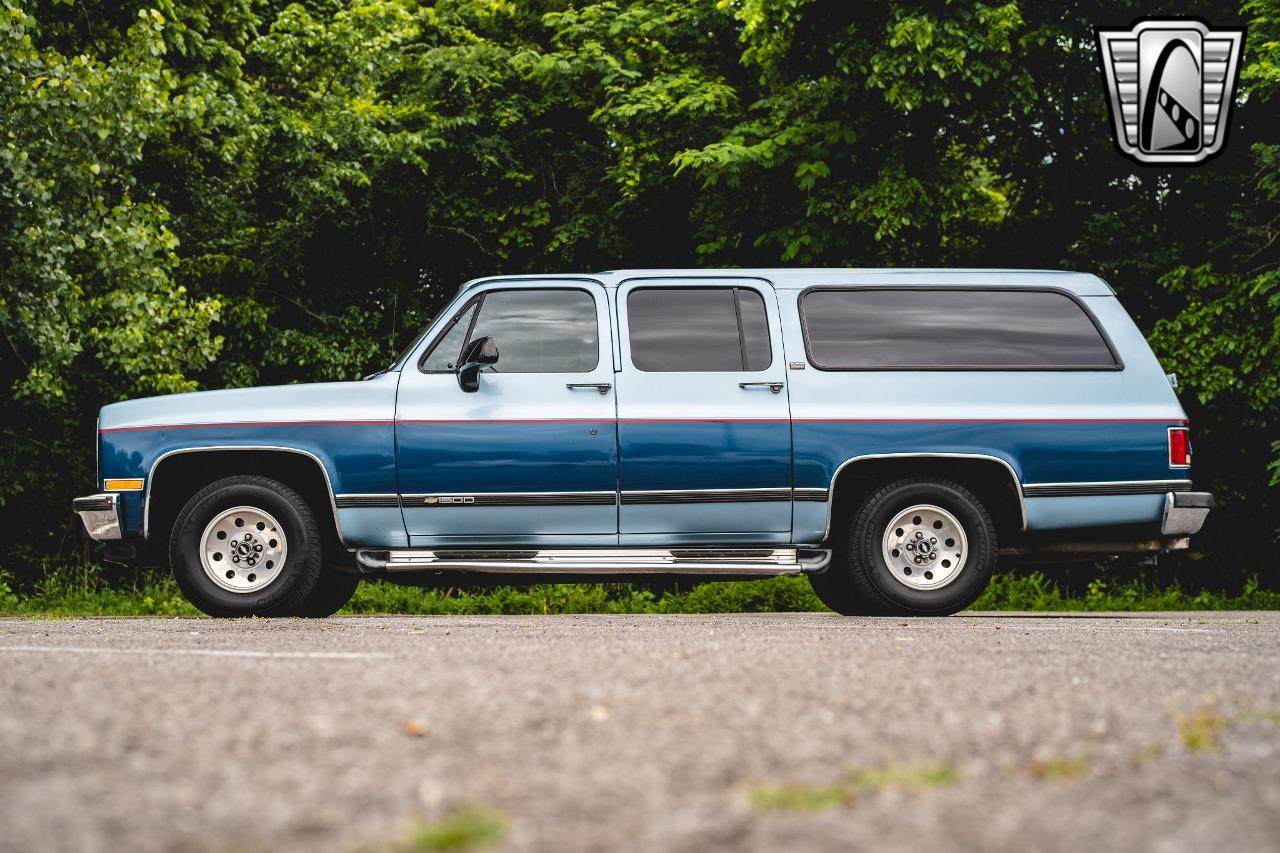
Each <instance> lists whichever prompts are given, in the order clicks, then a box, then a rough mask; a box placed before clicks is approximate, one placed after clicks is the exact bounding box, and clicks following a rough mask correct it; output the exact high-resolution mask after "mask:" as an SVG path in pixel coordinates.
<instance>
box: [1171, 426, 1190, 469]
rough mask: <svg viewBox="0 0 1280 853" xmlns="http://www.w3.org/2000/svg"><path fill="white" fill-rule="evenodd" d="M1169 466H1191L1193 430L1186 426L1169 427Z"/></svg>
mask: <svg viewBox="0 0 1280 853" xmlns="http://www.w3.org/2000/svg"><path fill="white" fill-rule="evenodd" d="M1169 467H1170V468H1190V467H1191V430H1189V429H1187V428H1186V427H1171V428H1170V429H1169Z"/></svg>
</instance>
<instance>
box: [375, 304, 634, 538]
mask: <svg viewBox="0 0 1280 853" xmlns="http://www.w3.org/2000/svg"><path fill="white" fill-rule="evenodd" d="M485 336H488V337H492V338H493V339H494V341H495V342H496V344H497V348H498V353H499V356H498V361H497V363H496V364H494V365H492V367H491V368H486V369H485V370H484V372H482V373H481V374H480V389H479V391H476V392H473V393H468V392H465V391H463V390H462V389H461V388H460V387H459V385H458V381H457V377H456V375H455V373H454V366H455V364H456V362H457V359H458V355H459V353H460V352H461V351H462V349H463V348H464V347H465V345H466V343H467V342H468V341H472V340H476V339H479V338H481V337H485ZM612 337H613V336H612V333H611V328H610V320H609V310H608V299H607V297H606V295H605V290H604V288H603V287H601V286H600V285H599V284H597V283H595V282H588V281H564V280H547V281H544V282H537V283H536V284H529V283H525V284H522V285H518V286H513V285H512V284H511V282H509V281H508V282H494V283H493V284H491V285H481V286H480V287H479V288H477V289H476V290H475V292H474V295H472V296H470V297H469V298H468V300H467V301H466V302H465V303H464V304H463V305H462V306H461V307H460V308H459V309H457V310H455V312H454V316H453V317H452V318H451V320H450V323H449V324H448V325H447V326H446V327H445V328H444V329H442V330H441V332H440V333H439V334H437V335H436V337H435V338H434V340H433V341H431V342H430V343H429V344H428V345H427V348H426V349H425V350H424V351H423V352H422V353H421V354H420V355H419V356H418V357H417V358H416V359H415V360H414V361H412V362H410V363H408V364H406V365H405V366H404V368H403V371H402V378H401V380H400V391H399V395H398V399H397V403H396V451H397V456H398V466H399V477H400V492H401V505H402V506H403V512H404V521H405V525H406V527H407V528H408V532H409V541H410V544H411V545H414V546H432V545H451V544H456V545H477V544H494V545H499V544H512V545H515V544H541V545H613V544H615V543H616V542H617V530H618V527H617V463H618V454H617V440H616V428H617V426H616V422H615V418H616V410H615V406H614V400H615V397H614V392H613V380H614V375H613V350H612V343H611V341H612Z"/></svg>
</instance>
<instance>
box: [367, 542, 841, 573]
mask: <svg viewBox="0 0 1280 853" xmlns="http://www.w3.org/2000/svg"><path fill="white" fill-rule="evenodd" d="M829 562H831V552H830V551H829V550H826V549H818V548H814V549H808V548H806V549H799V548H714V549H713V548H673V549H657V548H642V549H635V548H591V549H588V548H580V549H579V548H566V549H556V550H536V549H530V550H516V549H510V550H501V551H498V550H493V551H481V550H470V551H463V550H456V549H455V550H445V551H432V550H425V549H411V550H403V551H375V550H367V549H363V550H359V551H357V552H356V563H357V564H358V565H359V567H360V570H361V571H362V572H490V573H498V574H508V573H515V574H526V573H527V574H554V575H563V574H570V575H572V574H582V575H602V574H609V575H615V574H617V575H623V574H636V575H641V574H675V575H757V576H761V577H765V576H771V575H796V574H801V573H803V572H820V571H822V570H823V569H825V568H826V567H827V563H829Z"/></svg>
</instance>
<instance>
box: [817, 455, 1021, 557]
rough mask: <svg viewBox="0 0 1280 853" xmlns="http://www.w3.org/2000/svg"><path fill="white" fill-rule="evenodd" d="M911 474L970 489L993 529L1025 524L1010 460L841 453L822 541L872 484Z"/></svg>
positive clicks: (1018, 485)
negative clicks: (993, 522)
mask: <svg viewBox="0 0 1280 853" xmlns="http://www.w3.org/2000/svg"><path fill="white" fill-rule="evenodd" d="M913 474H924V475H935V476H940V477H948V478H950V479H954V480H957V481H959V482H960V483H962V484H964V485H965V486H967V487H968V488H970V489H971V490H973V491H974V492H975V493H976V494H977V495H978V496H979V497H980V498H982V499H983V500H984V502H986V503H988V504H989V507H988V508H989V510H990V511H991V512H992V515H993V516H994V517H995V519H996V524H997V530H998V532H1001V533H1004V532H1016V533H1021V532H1022V531H1024V530H1026V529H1027V507H1026V499H1025V497H1024V496H1023V493H1022V481H1021V479H1020V478H1019V476H1018V472H1017V469H1016V468H1015V467H1014V464H1013V462H1011V461H1010V460H1008V459H1005V458H1003V457H1001V456H996V455H993V454H986V453H927V452H921V453H910V452H908V453H869V454H863V455H860V456H854V457H852V458H850V459H846V460H845V461H844V462H842V463H840V465H839V466H838V467H837V468H836V470H835V473H834V474H832V476H831V490H830V500H829V501H828V502H827V526H826V531H825V535H824V537H823V538H824V541H829V540H830V539H831V538H832V531H833V530H834V529H836V528H835V524H836V521H837V519H839V518H841V517H846V516H848V515H849V514H851V513H852V512H853V510H854V509H855V508H856V506H857V504H858V503H859V502H860V501H861V499H862V498H863V497H865V496H866V495H867V494H869V493H870V492H871V491H873V490H874V488H875V486H876V484H879V483H884V482H886V481H887V480H889V479H892V478H894V477H899V476H909V475H913Z"/></svg>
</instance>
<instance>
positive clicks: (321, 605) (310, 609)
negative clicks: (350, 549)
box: [289, 567, 360, 619]
mask: <svg viewBox="0 0 1280 853" xmlns="http://www.w3.org/2000/svg"><path fill="white" fill-rule="evenodd" d="M359 585H360V576H359V575H357V574H355V573H353V572H340V571H336V570H334V569H333V568H331V567H326V568H325V569H324V570H323V571H321V572H320V578H319V579H318V580H317V581H316V585H315V588H313V589H312V590H311V594H310V595H308V596H307V597H306V598H305V599H303V600H302V602H301V603H300V604H299V605H298V606H297V607H296V608H294V609H292V610H290V611H289V615H291V616H303V617H306V618H308V619H322V618H324V617H325V616H332V615H333V614H335V613H337V612H338V611H339V610H341V609H342V608H343V606H345V605H346V603H347V602H348V601H350V600H351V596H353V595H355V593H356V587H357V586H359Z"/></svg>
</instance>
